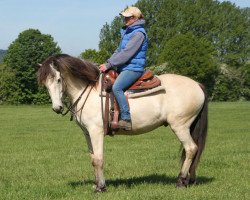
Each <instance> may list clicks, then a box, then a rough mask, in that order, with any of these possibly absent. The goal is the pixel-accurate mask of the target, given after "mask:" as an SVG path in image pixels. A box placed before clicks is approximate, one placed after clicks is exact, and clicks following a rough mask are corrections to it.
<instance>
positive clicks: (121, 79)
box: [113, 71, 143, 121]
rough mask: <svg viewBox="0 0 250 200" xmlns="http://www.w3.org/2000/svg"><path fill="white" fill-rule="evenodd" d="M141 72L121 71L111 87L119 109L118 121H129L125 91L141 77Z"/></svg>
mask: <svg viewBox="0 0 250 200" xmlns="http://www.w3.org/2000/svg"><path fill="white" fill-rule="evenodd" d="M142 74H143V72H134V71H122V72H121V73H120V74H119V76H118V78H117V79H116V81H115V83H114V85H113V93H114V96H115V98H116V100H117V102H118V105H119V108H120V119H121V120H125V121H131V116H130V112H129V106H128V103H127V100H126V97H125V95H124V91H126V90H127V89H128V88H129V87H130V86H131V85H132V84H133V83H134V82H135V81H136V80H138V79H139V78H140V77H141V76H142Z"/></svg>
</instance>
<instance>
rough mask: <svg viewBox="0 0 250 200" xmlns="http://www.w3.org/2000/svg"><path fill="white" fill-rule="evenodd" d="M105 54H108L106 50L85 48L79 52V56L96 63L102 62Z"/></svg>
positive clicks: (105, 57) (104, 59) (105, 56)
mask: <svg viewBox="0 0 250 200" xmlns="http://www.w3.org/2000/svg"><path fill="white" fill-rule="evenodd" d="M107 56H108V55H107V52H106V51H96V50H95V49H86V50H85V51H84V52H82V53H81V58H83V59H85V60H89V61H91V62H94V63H97V64H101V63H104V62H105V61H106V59H107Z"/></svg>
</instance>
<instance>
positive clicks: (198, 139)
mask: <svg viewBox="0 0 250 200" xmlns="http://www.w3.org/2000/svg"><path fill="white" fill-rule="evenodd" d="M200 86H201V88H202V90H203V92H204V94H205V100H204V104H203V107H202V109H201V111H200V113H199V115H198V116H197V117H196V119H195V120H194V122H193V123H192V125H191V127H190V134H191V136H192V138H193V140H194V142H195V144H196V145H197V146H198V150H197V153H196V155H195V157H194V159H193V162H192V168H193V167H194V168H196V167H197V165H198V163H199V160H200V157H201V154H202V152H203V150H204V148H205V143H206V138H207V128H208V97H207V93H206V91H205V87H204V86H203V85H200ZM181 160H182V161H184V160H185V149H183V150H182V158H181Z"/></svg>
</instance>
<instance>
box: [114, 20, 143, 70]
mask: <svg viewBox="0 0 250 200" xmlns="http://www.w3.org/2000/svg"><path fill="white" fill-rule="evenodd" d="M136 32H142V33H143V34H144V35H145V39H144V41H143V43H142V45H141V47H140V48H139V50H138V52H137V53H136V54H135V55H134V56H133V57H132V58H131V59H130V60H129V61H128V62H127V63H126V64H124V65H122V66H119V67H118V70H117V71H118V72H119V73H120V72H122V71H124V70H129V71H136V72H143V71H144V67H145V63H146V52H147V49H148V36H147V34H146V32H145V29H144V27H143V25H135V26H131V27H128V28H127V29H121V35H122V40H121V43H120V45H119V51H121V50H122V49H124V48H125V47H126V45H127V43H128V41H129V40H130V38H131V37H132V36H133V34H134V33H136Z"/></svg>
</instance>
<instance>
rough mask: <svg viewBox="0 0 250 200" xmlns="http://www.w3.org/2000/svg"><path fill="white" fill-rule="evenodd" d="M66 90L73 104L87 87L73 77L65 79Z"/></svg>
mask: <svg viewBox="0 0 250 200" xmlns="http://www.w3.org/2000/svg"><path fill="white" fill-rule="evenodd" d="M65 82H66V85H67V86H66V90H67V94H68V96H69V97H70V99H71V100H72V101H73V102H74V101H75V100H76V99H77V98H78V97H79V96H80V95H81V93H82V91H83V90H84V89H85V88H86V87H87V86H88V84H87V83H86V82H84V81H83V80H80V79H78V78H75V77H71V76H67V77H65Z"/></svg>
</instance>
